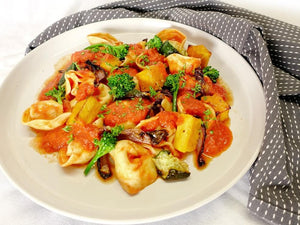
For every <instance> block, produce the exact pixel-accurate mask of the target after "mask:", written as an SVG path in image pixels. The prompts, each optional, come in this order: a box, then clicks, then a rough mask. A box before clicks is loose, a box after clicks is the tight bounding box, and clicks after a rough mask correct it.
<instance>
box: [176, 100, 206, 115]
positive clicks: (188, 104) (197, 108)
mask: <svg viewBox="0 0 300 225" xmlns="http://www.w3.org/2000/svg"><path fill="white" fill-rule="evenodd" d="M178 100H179V101H180V102H181V104H182V107H183V109H184V110H185V112H186V113H187V114H190V115H193V116H198V117H201V118H203V116H204V112H205V110H206V108H205V106H204V104H203V102H202V101H200V100H198V99H195V98H193V97H192V96H190V95H183V96H180V97H179V98H178Z"/></svg>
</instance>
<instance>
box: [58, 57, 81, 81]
mask: <svg viewBox="0 0 300 225" xmlns="http://www.w3.org/2000/svg"><path fill="white" fill-rule="evenodd" d="M69 70H80V67H79V66H78V65H77V63H76V62H73V63H72V64H71V65H70V66H69V67H68V68H67V69H66V71H65V72H64V74H63V75H62V77H61V78H60V80H59V82H58V86H62V85H63V84H64V83H65V82H66V79H65V73H66V72H68V71H69Z"/></svg>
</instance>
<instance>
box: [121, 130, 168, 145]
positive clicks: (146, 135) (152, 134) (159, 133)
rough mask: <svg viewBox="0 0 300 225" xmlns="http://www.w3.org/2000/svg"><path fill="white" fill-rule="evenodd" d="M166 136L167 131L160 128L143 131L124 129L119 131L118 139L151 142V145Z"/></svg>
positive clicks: (156, 143)
mask: <svg viewBox="0 0 300 225" xmlns="http://www.w3.org/2000/svg"><path fill="white" fill-rule="evenodd" d="M167 136H168V131H166V130H164V129H162V130H154V131H148V132H144V131H142V130H140V129H137V128H134V129H125V130H124V131H122V132H121V134H120V135H119V136H118V139H126V140H131V141H133V142H137V143H143V144H151V145H158V144H159V143H160V142H161V141H163V140H165V139H166V138H167Z"/></svg>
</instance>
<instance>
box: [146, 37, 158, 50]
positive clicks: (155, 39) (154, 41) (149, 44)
mask: <svg viewBox="0 0 300 225" xmlns="http://www.w3.org/2000/svg"><path fill="white" fill-rule="evenodd" d="M146 46H147V47H148V48H156V49H157V51H159V49H160V48H161V46H162V41H161V39H160V38H159V37H158V36H157V35H155V36H154V37H153V38H152V39H150V40H149V41H148V42H147V43H146Z"/></svg>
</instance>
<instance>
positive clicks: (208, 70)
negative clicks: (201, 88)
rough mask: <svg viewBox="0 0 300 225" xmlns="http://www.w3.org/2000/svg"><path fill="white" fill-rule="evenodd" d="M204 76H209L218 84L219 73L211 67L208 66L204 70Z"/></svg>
mask: <svg viewBox="0 0 300 225" xmlns="http://www.w3.org/2000/svg"><path fill="white" fill-rule="evenodd" d="M202 72H203V75H204V76H208V77H209V78H210V79H211V81H212V82H214V83H216V82H217V79H218V78H219V71H218V70H216V69H215V68H212V67H211V66H207V67H205V68H203V70H202Z"/></svg>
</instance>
